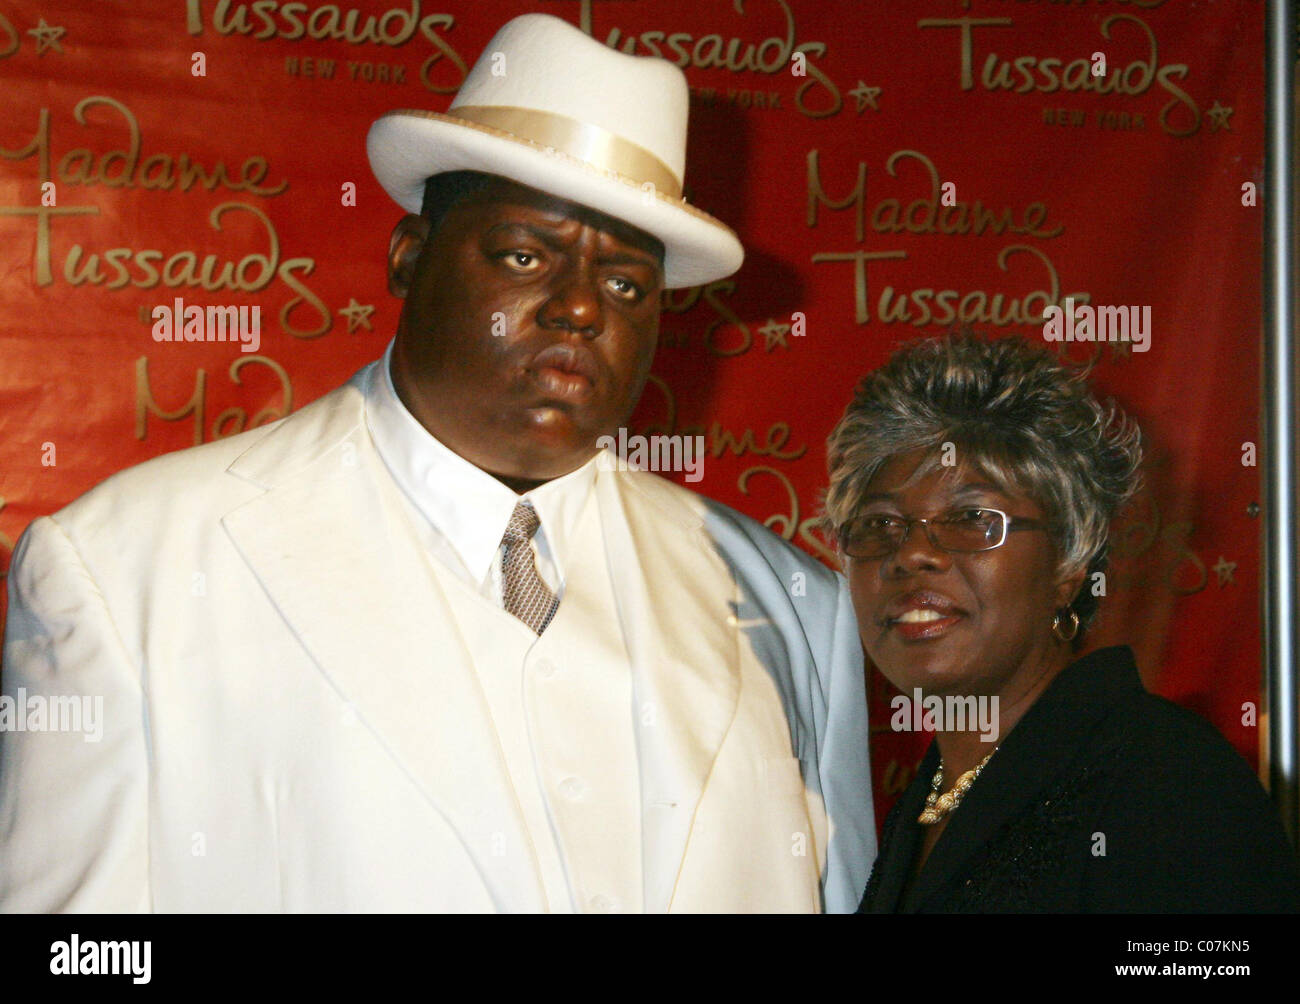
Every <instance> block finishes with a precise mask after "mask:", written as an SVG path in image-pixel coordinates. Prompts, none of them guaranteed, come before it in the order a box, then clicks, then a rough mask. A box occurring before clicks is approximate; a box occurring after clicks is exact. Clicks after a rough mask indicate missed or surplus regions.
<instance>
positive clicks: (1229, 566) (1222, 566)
mask: <svg viewBox="0 0 1300 1004" xmlns="http://www.w3.org/2000/svg"><path fill="white" fill-rule="evenodd" d="M1213 570H1214V574H1215V575H1217V576H1218V577H1219V588H1220V589H1222V588H1223V587H1224V586H1231V585H1236V582H1237V580H1236V579H1234V578H1233V577H1232V573H1233V572H1235V571H1236V570H1237V563H1236V562H1235V561H1228V560H1227V559H1226V558H1224V556H1223V555H1219V563H1218V564H1217V565H1214V566H1213Z"/></svg>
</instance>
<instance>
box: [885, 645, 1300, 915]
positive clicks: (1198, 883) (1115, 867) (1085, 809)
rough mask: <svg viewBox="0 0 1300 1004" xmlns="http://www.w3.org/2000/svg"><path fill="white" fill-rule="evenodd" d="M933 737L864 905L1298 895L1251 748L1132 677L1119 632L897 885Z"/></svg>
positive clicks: (1193, 904) (1190, 908) (1235, 902)
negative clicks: (1241, 751) (917, 869)
mask: <svg viewBox="0 0 1300 1004" xmlns="http://www.w3.org/2000/svg"><path fill="white" fill-rule="evenodd" d="M938 765H939V750H938V746H937V745H936V744H934V743H931V744H930V749H929V751H928V752H927V753H926V756H925V759H924V761H922V763H921V767H920V769H919V770H918V771H917V775H916V779H915V780H914V781H913V782H912V784H911V785H910V786H909V787H908V789H907V790H906V791H905V792H904V793H903V796H902V797H901V798H900V799H899V801H898V804H897V805H895V806H894V809H893V811H891V812H890V814H889V817H888V819H886V821H885V829H884V835H883V837H882V840H881V848H880V856H879V857H878V858H877V860H876V864H875V868H874V869H873V870H872V873H871V878H870V880H869V881H868V883H867V888H866V894H865V895H864V896H863V899H862V904H861V906H860V907H859V912H863V913H894V912H901V913H912V912H919V913H946V912H980V913H995V912H1009V911H1014V912H1053V913H1119V912H1133V911H1142V912H1156V913H1164V912H1205V913H1217V912H1263V911H1296V910H1300V871H1298V869H1297V859H1296V856H1295V853H1294V852H1293V851H1292V850H1291V848H1290V845H1289V844H1288V843H1287V840H1286V837H1285V836H1284V834H1283V831H1282V827H1281V824H1280V823H1279V821H1278V818H1277V814H1276V812H1275V810H1274V808H1273V805H1272V803H1271V802H1269V800H1268V797H1267V795H1266V794H1265V793H1264V790H1263V788H1262V787H1261V786H1260V784H1259V781H1258V780H1257V779H1256V778H1255V775H1254V774H1253V773H1252V771H1251V769H1250V767H1249V766H1248V765H1247V763H1246V761H1245V760H1243V759H1242V758H1241V757H1240V756H1239V755H1238V754H1237V752H1236V750H1234V749H1233V748H1232V747H1231V746H1230V745H1229V744H1228V742H1227V741H1226V740H1225V739H1224V738H1223V737H1222V736H1221V735H1220V734H1219V733H1218V732H1217V731H1215V729H1214V728H1213V727H1212V726H1211V725H1209V724H1208V723H1207V722H1205V721H1204V720H1203V719H1201V718H1200V717H1198V716H1197V715H1195V714H1193V713H1192V712H1190V711H1187V710H1185V709H1183V708H1180V707H1179V706H1178V705H1176V704H1174V703H1172V702H1171V701H1167V700H1165V699H1164V698H1162V697H1157V696H1155V695H1153V694H1148V693H1147V692H1146V690H1144V689H1143V687H1142V680H1141V678H1140V677H1139V676H1138V671H1137V666H1136V665H1135V664H1134V662H1133V653H1132V651H1131V650H1130V649H1128V648H1127V647H1117V648H1106V649H1101V650H1099V651H1096V652H1093V653H1091V654H1089V655H1087V656H1085V657H1084V658H1082V659H1079V660H1078V661H1077V662H1075V663H1073V664H1072V665H1070V666H1069V667H1068V668H1066V669H1065V670H1064V671H1063V672H1062V673H1061V674H1060V676H1058V677H1057V678H1056V679H1055V680H1053V681H1052V683H1051V685H1050V686H1049V687H1048V688H1047V690H1045V691H1044V692H1043V694H1042V696H1041V697H1039V699H1038V700H1037V701H1036V702H1035V703H1034V705H1033V707H1031V708H1030V709H1029V710H1028V711H1027V712H1026V713H1025V716H1024V718H1022V719H1021V720H1020V722H1019V723H1018V724H1017V725H1016V726H1015V728H1013V729H1012V730H1011V732H1010V733H1009V734H1008V735H1007V737H1006V738H1005V739H1004V741H1003V743H1002V746H1001V748H1000V749H999V750H998V751H997V753H996V754H995V755H994V756H993V758H992V759H991V760H990V761H989V762H988V766H986V767H985V768H984V771H983V772H982V773H981V774H980V776H979V778H978V779H977V780H976V781H975V783H974V784H973V785H972V786H971V788H970V790H969V791H968V792H967V794H966V797H965V799H964V800H963V801H962V803H961V805H960V806H959V807H958V808H957V809H956V810H955V811H954V812H953V814H952V816H951V817H950V818H949V820H948V825H947V827H946V829H945V830H944V832H943V834H942V836H940V838H939V840H938V842H937V843H936V844H935V846H934V849H933V850H932V851H931V852H930V856H929V858H928V859H927V860H926V863H925V867H924V869H923V870H922V872H921V874H920V876H919V877H918V879H917V882H916V883H915V884H914V885H913V887H912V888H911V889H910V890H908V892H907V894H906V895H905V896H904V895H902V891H903V889H904V887H905V886H906V884H907V880H908V877H909V876H910V874H911V870H912V862H913V860H914V856H915V852H916V849H917V847H918V845H919V842H920V834H921V829H922V827H921V826H920V825H919V824H918V823H917V822H916V817H917V816H918V815H919V814H920V812H921V809H922V807H923V806H924V804H925V796H926V794H927V792H928V791H929V789H930V779H931V778H932V777H933V775H934V772H935V770H936V769H937V768H938Z"/></svg>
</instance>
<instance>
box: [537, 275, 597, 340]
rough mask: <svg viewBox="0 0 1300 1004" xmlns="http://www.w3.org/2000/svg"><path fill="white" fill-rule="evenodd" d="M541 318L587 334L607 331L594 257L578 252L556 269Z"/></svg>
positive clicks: (548, 324)
mask: <svg viewBox="0 0 1300 1004" xmlns="http://www.w3.org/2000/svg"><path fill="white" fill-rule="evenodd" d="M540 320H541V323H542V324H543V325H545V326H546V327H556V328H562V329H564V330H566V331H579V332H581V333H582V334H584V335H586V336H587V337H588V338H595V337H596V336H598V335H599V334H600V333H601V332H602V331H604V328H605V311H604V306H603V303H602V301H601V297H600V287H599V285H598V280H597V276H596V264H595V261H594V260H592V259H591V258H590V257H588V256H586V255H579V256H577V257H575V258H574V259H572V260H571V261H570V262H569V263H567V264H566V265H565V266H564V267H563V268H562V269H560V270H559V271H558V272H557V273H556V276H555V281H554V285H553V286H552V288H551V295H550V296H549V297H548V298H547V300H546V302H545V303H544V304H543V305H542V310H541V317H540Z"/></svg>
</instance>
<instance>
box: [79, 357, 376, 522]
mask: <svg viewBox="0 0 1300 1004" xmlns="http://www.w3.org/2000/svg"><path fill="white" fill-rule="evenodd" d="M356 394H357V391H356V389H355V388H354V386H353V381H349V382H348V383H345V384H343V385H342V386H340V387H337V388H335V389H334V390H332V391H330V392H329V393H327V394H325V395H324V396H322V397H320V398H318V399H317V400H315V401H313V402H311V403H310V404H307V405H305V406H304V407H302V408H301V409H299V410H298V411H296V412H293V413H292V414H289V415H286V416H285V417H284V418H281V419H278V420H276V421H274V422H270V423H267V424H266V425H262V426H258V427H257V428H253V429H248V430H246V431H244V432H241V433H238V434H236V435H233V436H228V437H225V438H222V439H217V440H214V441H213V442H210V443H203V444H201V445H199V446H191V447H188V448H186V449H181V450H175V451H173V452H170V453H164V454H162V455H161V456H158V457H154V458H152V459H150V460H146V461H144V462H143V463H139V464H135V465H134V466H131V467H127V468H125V469H123V470H121V471H118V472H117V473H115V474H112V475H110V476H109V477H108V478H106V479H105V480H103V481H101V482H100V483H99V484H98V485H96V486H95V487H93V488H91V489H90V490H89V491H87V492H85V493H84V494H83V495H81V496H79V497H78V498H76V499H75V500H73V501H72V502H70V503H69V504H68V505H66V506H64V507H63V508H62V509H60V510H59V511H58V512H56V513H55V514H54V519H55V521H56V522H58V523H59V524H60V525H62V526H64V527H65V528H66V529H69V530H76V529H77V528H79V527H91V526H107V525H113V524H114V523H119V522H121V521H124V520H125V521H126V522H128V523H130V524H134V525H140V524H141V523H142V522H144V521H148V520H150V519H167V518H169V517H170V516H171V515H173V514H176V515H179V514H182V513H186V514H189V515H190V516H193V515H195V514H196V513H198V512H200V511H209V510H212V509H213V508H214V507H215V508H220V507H223V506H229V505H231V504H234V503H237V501H238V500H239V499H240V498H242V497H244V496H249V495H251V494H253V493H254V492H256V491H259V490H261V489H260V488H259V487H257V486H256V481H255V479H250V478H248V477H244V476H240V474H239V473H237V472H238V471H239V467H240V465H244V464H245V461H247V460H250V459H251V458H253V457H254V456H256V455H257V453H258V451H259V450H262V449H263V448H266V449H267V450H268V451H269V450H270V449H271V448H272V444H274V452H275V454H276V456H275V460H274V463H263V464H260V465H259V466H261V467H263V468H274V467H278V468H279V469H280V470H284V469H285V467H286V465H287V464H291V463H292V459H293V458H294V457H295V456H298V457H303V458H305V457H307V456H308V455H310V453H311V451H312V450H313V449H314V448H316V447H317V446H318V441H319V438H320V437H319V433H320V430H321V429H322V428H324V427H326V426H329V425H330V424H332V423H335V422H336V420H337V418H338V417H339V411H340V406H341V405H343V406H346V405H347V404H349V403H351V399H352V398H353V397H354V396H355V395H356Z"/></svg>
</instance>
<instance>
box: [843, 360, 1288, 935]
mask: <svg viewBox="0 0 1300 1004" xmlns="http://www.w3.org/2000/svg"><path fill="white" fill-rule="evenodd" d="M828 452H829V465H830V487H829V489H828V491H827V496H826V504H825V509H826V514H825V520H826V523H827V525H828V527H829V529H830V530H831V531H832V533H833V535H834V537H835V539H836V541H837V542H838V545H839V550H840V553H841V555H842V557H843V561H844V570H845V573H846V575H847V576H848V579H849V585H850V589H851V592H852V595H853V605H854V610H855V612H856V614H857V621H858V630H859V633H860V635H861V638H862V643H863V646H864V648H865V650H866V652H867V655H868V656H869V657H870V658H871V660H872V661H873V662H874V663H875V664H876V666H877V667H878V668H879V669H880V671H881V672H882V673H883V674H884V675H885V677H886V678H887V679H888V680H889V681H890V682H891V683H893V684H894V685H895V686H896V687H897V688H898V689H899V690H900V691H901V692H902V696H901V697H896V698H894V702H893V706H894V708H895V709H896V713H895V715H894V716H893V718H892V719H891V721H892V722H893V723H894V724H895V726H896V727H900V728H903V727H906V728H912V727H914V726H915V725H917V724H919V725H920V726H921V727H924V728H927V729H933V730H934V731H935V742H933V743H932V744H931V745H930V748H929V751H928V752H927V753H926V756H925V759H924V760H923V761H922V763H921V766H920V769H919V771H918V773H917V776H916V779H915V781H914V782H913V783H912V785H911V786H910V787H909V788H908V789H907V790H906V791H905V792H904V793H903V795H902V797H901V798H900V799H899V801H898V804H897V805H895V807H894V809H893V811H892V812H891V813H890V815H889V818H888V819H887V821H886V823H885V829H884V835H883V838H882V842H881V849H880V855H879V857H878V858H877V860H876V864H875V868H874V869H873V871H872V874H871V879H870V881H869V882H868V884H867V888H866V893H865V895H864V897H863V900H862V905H861V908H860V909H861V910H862V911H863V912H873V913H875V912H886V913H888V912H947V911H979V912H993V911H1025V912H1029V911H1033V912H1037V911H1046V912H1120V911H1153V912H1182V911H1188V912H1217V911H1281V910H1297V909H1300V874H1298V873H1297V866H1296V859H1295V856H1294V853H1293V852H1292V851H1291V849H1290V847H1289V845H1288V843H1287V841H1286V837H1285V836H1284V834H1283V832H1282V828H1281V826H1280V824H1279V822H1278V819H1277V816H1276V814H1275V812H1274V810H1273V808H1272V806H1271V804H1270V803H1269V801H1268V799H1267V797H1266V795H1265V794H1264V791H1263V789H1262V788H1261V787H1260V785H1259V782H1258V781H1257V780H1256V778H1255V776H1254V774H1253V773H1252V772H1251V770H1250V768H1249V766H1248V765H1247V764H1246V762H1245V761H1244V760H1243V759H1242V758H1241V757H1240V756H1239V755H1238V754H1237V752H1236V751H1235V750H1234V749H1232V747H1231V746H1230V745H1229V744H1228V743H1227V742H1226V741H1225V740H1224V739H1223V737H1222V736H1220V735H1219V733H1218V732H1216V731H1215V730H1214V729H1213V728H1212V727H1211V726H1210V725H1208V724H1207V723H1206V722H1205V721H1203V720H1202V719H1200V718H1198V717H1197V716H1196V715H1194V714H1192V713H1191V712H1189V711H1186V710H1184V709H1182V708H1180V707H1178V706H1177V705H1175V704H1173V703H1171V702H1169V701H1166V700H1165V699H1163V698H1160V697H1157V696H1154V695H1152V694H1148V693H1147V692H1146V690H1145V689H1143V686H1142V681H1141V678H1140V677H1139V675H1138V671H1137V667H1136V665H1135V663H1134V660H1133V653H1132V651H1131V650H1130V649H1129V648H1127V647H1123V646H1121V647H1115V648H1105V649H1100V650H1098V651H1094V652H1091V653H1089V654H1087V655H1084V656H1083V657H1078V652H1079V650H1080V649H1081V647H1082V642H1083V638H1084V634H1085V632H1086V631H1087V629H1088V627H1089V625H1090V624H1091V622H1092V620H1093V618H1094V616H1095V615H1096V612H1097V605H1098V602H1099V599H1098V597H1099V595H1100V594H1101V593H1102V590H1101V589H1094V588H1093V585H1094V583H1097V582H1100V581H1101V579H1100V573H1103V572H1104V570H1105V568H1106V554H1107V547H1106V542H1107V534H1108V531H1109V526H1110V523H1111V520H1112V519H1113V518H1114V516H1115V515H1116V513H1117V512H1119V510H1120V509H1121V508H1122V507H1123V506H1124V504H1125V503H1126V502H1127V501H1128V500H1129V499H1130V498H1131V497H1132V496H1133V493H1134V492H1135V491H1136V489H1137V485H1138V467H1139V464H1140V461H1141V447H1140V437H1139V432H1138V429H1137V427H1136V425H1135V424H1134V423H1133V422H1132V421H1131V420H1129V419H1128V418H1127V417H1126V416H1124V414H1123V413H1122V412H1121V411H1120V410H1119V408H1118V407H1116V406H1115V405H1113V404H1109V405H1102V404H1100V403H1099V402H1098V401H1097V400H1096V399H1095V398H1094V397H1093V395H1092V394H1091V393H1090V391H1089V389H1088V387H1087V384H1086V383H1085V380H1084V376H1083V374H1081V373H1078V372H1072V371H1071V370H1069V369H1067V368H1066V367H1065V366H1064V365H1062V364H1061V363H1060V362H1059V361H1058V360H1057V359H1056V357H1055V356H1053V355H1052V354H1051V353H1049V352H1047V351H1046V350H1044V349H1043V348H1040V347H1035V346H1032V345H1031V344H1029V343H1028V342H1026V341H1024V340H1023V339H1020V338H1008V339H1004V340H1001V341H995V342H986V341H983V340H981V339H979V338H976V337H974V336H971V335H956V336H949V337H945V338H935V339H928V340H924V341H919V342H914V343H911V344H909V345H907V346H904V347H903V348H902V349H900V350H899V351H898V352H897V353H896V354H895V355H894V356H893V357H892V358H891V359H890V360H889V362H888V363H887V364H886V365H885V366H884V367H882V368H881V369H879V370H877V371H875V372H874V373H872V374H870V375H869V376H868V377H867V378H866V379H865V380H864V381H863V382H862V384H861V385H860V387H859V388H858V390H857V393H856V395H855V396H854V399H853V402H852V403H851V404H850V405H849V407H848V410H847V411H846V412H845V414H844V417H843V418H842V419H841V420H840V423H839V424H838V425H837V426H836V428H835V431H834V432H833V433H832V435H831V437H830V440H829V451H828ZM959 807H960V811H958V809H959Z"/></svg>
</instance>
